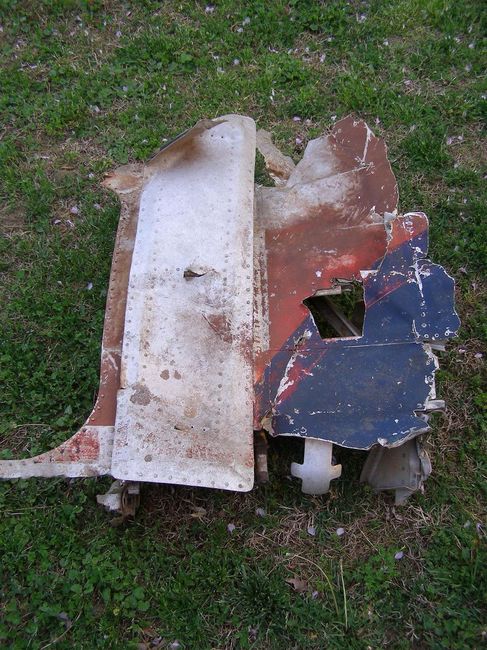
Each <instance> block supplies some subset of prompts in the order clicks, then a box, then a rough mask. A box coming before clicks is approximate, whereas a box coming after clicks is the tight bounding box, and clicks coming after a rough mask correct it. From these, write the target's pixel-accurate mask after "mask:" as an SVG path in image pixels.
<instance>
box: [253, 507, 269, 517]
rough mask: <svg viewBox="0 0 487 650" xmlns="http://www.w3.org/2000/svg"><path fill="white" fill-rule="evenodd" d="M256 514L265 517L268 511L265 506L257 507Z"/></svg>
mask: <svg viewBox="0 0 487 650" xmlns="http://www.w3.org/2000/svg"><path fill="white" fill-rule="evenodd" d="M255 514H256V515H257V517H265V515H266V512H265V510H264V508H256V510H255Z"/></svg>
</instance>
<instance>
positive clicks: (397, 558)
mask: <svg viewBox="0 0 487 650" xmlns="http://www.w3.org/2000/svg"><path fill="white" fill-rule="evenodd" d="M403 557H404V553H403V552H402V551H398V552H397V553H396V554H395V555H394V559H395V560H402V558H403Z"/></svg>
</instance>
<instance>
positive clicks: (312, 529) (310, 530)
mask: <svg viewBox="0 0 487 650" xmlns="http://www.w3.org/2000/svg"><path fill="white" fill-rule="evenodd" d="M308 535H311V536H312V537H314V536H315V535H316V528H315V527H314V526H308Z"/></svg>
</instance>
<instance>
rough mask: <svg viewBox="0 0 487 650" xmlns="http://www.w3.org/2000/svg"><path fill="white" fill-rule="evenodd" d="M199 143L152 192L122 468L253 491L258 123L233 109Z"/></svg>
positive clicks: (120, 441) (155, 177)
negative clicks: (237, 113) (233, 114)
mask: <svg viewBox="0 0 487 650" xmlns="http://www.w3.org/2000/svg"><path fill="white" fill-rule="evenodd" d="M189 144H191V147H189V146H188V147H187V151H186V152H185V153H184V155H180V154H179V151H177V150H175V149H174V148H171V149H166V150H165V151H163V152H161V154H160V155H159V156H158V159H157V161H158V166H160V168H161V171H158V170H156V171H154V172H153V174H152V177H151V179H150V181H149V182H148V183H147V184H146V185H145V187H144V188H143V192H142V195H141V199H140V212H139V222H138V227H137V238H136V243H135V248H134V254H133V259H132V266H131V271H130V281H129V288H128V295H127V313H126V320H125V331H124V343H123V356H122V373H121V386H120V390H119V392H118V397H117V415H116V421H115V437H114V450H113V457H112V466H111V473H112V475H113V476H114V477H115V478H120V479H124V480H133V481H139V480H150V481H153V482H163V483H178V484H190V485H201V486H205V487H218V488H224V489H232V490H248V489H250V488H251V487H252V485H253V474H254V461H253V448H252V441H253V432H252V403H253V386H252V292H253V268H252V266H253V265H252V259H253V237H252V222H253V175H254V158H255V125H254V122H253V121H252V120H250V119H249V118H245V117H240V116H228V117H226V118H223V120H221V121H220V123H219V124H218V125H216V126H215V127H214V128H212V129H211V130H205V131H203V132H202V133H200V134H196V136H194V137H193V138H192V139H191V140H188V145H189ZM175 151H176V154H177V157H176V159H173V156H174V153H175ZM152 166H153V167H154V165H152ZM182 233H184V234H182Z"/></svg>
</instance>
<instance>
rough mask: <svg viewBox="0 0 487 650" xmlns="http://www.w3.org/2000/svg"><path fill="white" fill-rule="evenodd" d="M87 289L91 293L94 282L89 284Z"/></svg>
mask: <svg viewBox="0 0 487 650" xmlns="http://www.w3.org/2000/svg"><path fill="white" fill-rule="evenodd" d="M86 288H87V290H88V291H91V290H92V289H93V282H88V284H87V285H86Z"/></svg>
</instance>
